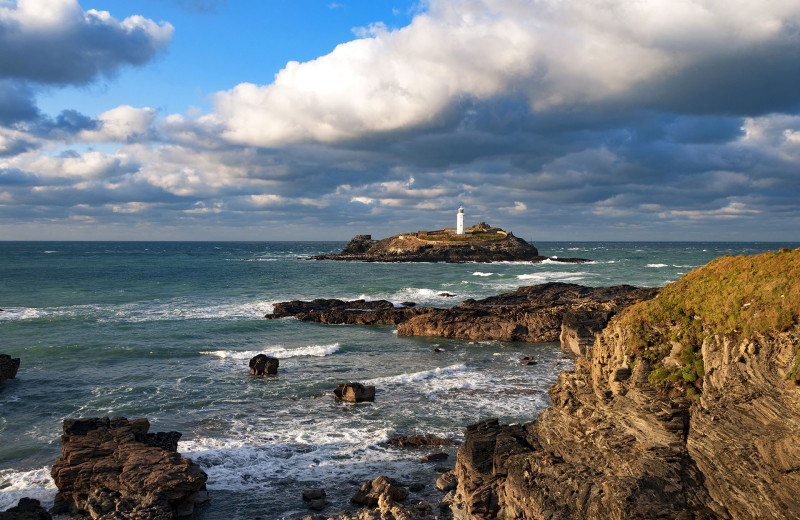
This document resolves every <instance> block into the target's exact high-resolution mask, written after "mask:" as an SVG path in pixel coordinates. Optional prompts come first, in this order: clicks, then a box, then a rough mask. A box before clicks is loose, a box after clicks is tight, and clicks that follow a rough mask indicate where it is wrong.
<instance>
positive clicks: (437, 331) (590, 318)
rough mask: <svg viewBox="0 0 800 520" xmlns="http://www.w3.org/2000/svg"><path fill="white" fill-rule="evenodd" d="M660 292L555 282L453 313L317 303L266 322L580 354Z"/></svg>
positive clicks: (279, 310)
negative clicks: (556, 347) (550, 345)
mask: <svg viewBox="0 0 800 520" xmlns="http://www.w3.org/2000/svg"><path fill="white" fill-rule="evenodd" d="M657 292H658V290H657V289H651V288H640V287H633V286H630V285H618V286H615V287H586V286H582V285H577V284H569V283H561V282H553V283H547V284H541V285H534V286H530V287H521V288H520V289H517V290H516V291H513V292H509V293H505V294H501V295H498V296H492V297H489V298H484V299H481V300H473V299H469V300H465V301H463V302H461V303H460V304H458V305H455V306H453V307H450V308H448V309H440V308H436V307H418V306H416V305H413V304H412V303H411V302H406V304H405V305H400V306H399V307H396V306H395V305H394V304H393V303H392V302H389V301H386V300H377V301H365V300H352V301H343V300H336V299H316V300H313V301H299V300H294V301H291V302H281V303H277V304H275V307H274V309H273V312H272V313H271V314H267V315H266V316H265V318H266V319H276V318H286V317H294V318H296V319H298V320H300V321H311V322H317V323H324V324H330V325H342V324H347V325H397V334H398V335H401V336H437V337H443V338H460V339H472V340H478V341H485V340H499V341H528V342H545V341H559V340H561V341H562V346H563V347H564V348H565V349H566V350H570V351H573V352H575V353H580V352H581V349H585V348H586V344H588V343H591V341H592V339H593V338H594V334H595V333H596V332H599V331H600V330H602V328H603V327H605V324H606V323H607V322H608V320H609V319H610V318H611V317H612V316H613V315H614V314H616V313H618V312H619V311H621V310H622V309H624V308H625V307H628V306H629V305H632V304H634V303H636V302H638V301H642V300H647V299H650V298H652V297H654V296H655V295H656V294H657Z"/></svg>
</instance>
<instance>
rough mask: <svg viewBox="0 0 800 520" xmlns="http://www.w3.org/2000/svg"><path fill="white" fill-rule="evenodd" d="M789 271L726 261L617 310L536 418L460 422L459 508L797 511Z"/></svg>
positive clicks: (784, 259)
mask: <svg viewBox="0 0 800 520" xmlns="http://www.w3.org/2000/svg"><path fill="white" fill-rule="evenodd" d="M799 279H800V250H793V251H792V250H782V251H781V252H780V253H766V254H763V255H757V256H754V257H736V258H734V257H724V258H721V259H718V260H715V261H714V262H711V263H710V264H709V265H707V266H705V267H702V268H700V269H697V270H695V271H693V272H691V273H689V274H687V275H686V276H684V277H683V278H682V279H681V280H679V281H678V282H676V283H673V284H669V285H667V286H666V287H665V288H664V289H662V290H661V291H660V293H659V295H658V296H657V297H656V298H654V299H652V300H649V301H645V302H642V303H639V304H636V305H633V306H631V307H629V308H628V309H626V310H624V311H622V312H621V313H620V314H619V315H617V316H615V317H614V318H612V320H611V322H610V324H609V325H608V327H606V328H605V330H603V331H602V333H601V334H600V335H599V337H598V340H597V341H596V342H595V343H594V345H593V346H591V347H589V348H587V349H586V350H585V357H581V358H579V359H578V360H577V362H576V366H575V370H574V372H562V373H561V375H560V376H559V378H558V381H557V383H556V384H555V385H553V386H552V387H551V390H550V396H551V398H552V406H551V407H550V408H548V409H546V410H545V411H544V412H542V413H541V415H539V417H538V418H537V419H536V420H534V421H532V422H529V423H527V424H524V425H501V424H499V423H498V421H497V420H486V421H483V422H481V423H478V424H475V425H472V426H470V427H468V428H467V430H466V432H465V441H464V444H463V445H462V447H461V449H460V450H459V453H458V461H457V465H456V473H457V476H458V487H457V490H456V497H455V500H454V503H453V506H452V507H453V513H454V517H455V518H456V519H462V520H466V519H470V520H477V519H487V520H488V519H494V518H498V519H515V520H527V519H553V520H554V519H598V520H599V519H603V520H605V519H640V518H648V519H651V518H652V519H654V518H664V519H667V518H669V519H687V520H690V519H731V518H734V519H756V518H772V519H790V518H800V326H799V325H798V315H800V284H798V283H797V280H799Z"/></svg>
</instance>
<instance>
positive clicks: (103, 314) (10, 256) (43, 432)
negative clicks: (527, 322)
mask: <svg viewBox="0 0 800 520" xmlns="http://www.w3.org/2000/svg"><path fill="white" fill-rule="evenodd" d="M344 245H345V243H344V242H0V309H2V311H0V353H5V354H10V355H11V356H12V357H19V358H21V360H22V362H21V367H20V369H19V373H18V375H17V378H16V379H13V380H8V381H6V382H5V383H0V511H3V510H5V509H7V508H8V507H11V506H13V505H15V504H16V502H17V500H18V499H19V498H20V497H23V496H29V497H33V498H37V499H39V500H41V501H42V502H43V504H44V505H45V506H48V507H49V506H51V505H52V503H53V497H54V495H55V493H56V488H55V486H54V484H53V482H52V480H51V478H50V468H51V467H52V465H53V462H54V461H55V460H56V459H57V458H58V456H59V454H60V450H61V446H60V439H59V436H60V434H61V429H62V421H63V420H64V419H68V418H77V417H98V416H99V417H103V416H109V417H114V416H124V417H127V418H138V417H146V418H148V419H149V421H150V423H151V425H152V426H151V431H172V430H175V431H179V432H182V433H183V437H182V438H181V440H180V443H179V445H178V449H179V451H180V452H181V453H182V454H183V455H184V456H186V457H189V458H191V459H192V460H194V461H195V462H197V463H198V464H199V465H200V466H202V468H203V469H204V470H205V471H206V473H207V474H208V490H209V493H210V494H211V497H212V499H211V501H210V502H209V503H208V504H207V505H206V506H204V507H202V508H199V509H198V511H197V512H196V513H195V517H196V518H204V519H209V520H212V519H214V520H215V519H225V520H236V519H252V518H256V517H261V518H264V519H293V518H301V517H302V516H303V515H304V514H308V510H307V508H306V506H305V504H304V503H303V501H302V498H301V492H302V490H304V489H308V488H316V487H323V488H325V489H326V491H327V500H328V506H327V509H326V510H325V511H323V513H328V514H330V515H333V514H334V513H335V512H338V511H342V510H346V509H347V508H348V507H350V506H349V503H348V500H349V498H350V496H351V495H352V493H353V492H354V491H355V489H356V488H357V487H358V486H359V485H360V484H362V483H363V482H366V481H368V480H373V479H374V478H376V477H377V476H379V475H387V476H389V477H392V478H396V479H398V480H400V481H401V482H404V483H407V484H410V483H420V484H422V485H423V486H424V488H423V489H422V491H419V492H415V493H412V498H413V499H423V500H424V499H427V500H439V499H441V494H440V493H439V492H438V491H437V490H436V489H435V486H434V482H435V479H436V478H437V477H438V476H439V475H440V474H441V471H442V470H443V469H444V467H449V468H452V467H454V465H455V455H456V451H457V449H458V446H457V445H455V446H452V447H445V449H444V451H445V452H447V453H448V454H449V458H448V459H447V460H445V461H443V462H439V463H436V464H430V463H422V462H420V457H421V456H422V455H425V454H427V453H429V452H430V451H438V448H437V449H434V450H431V449H427V450H426V449H408V448H397V447H394V446H391V445H389V444H388V443H387V440H388V439H389V438H390V437H392V436H394V435H408V434H433V435H438V436H442V437H448V438H452V439H453V440H455V441H459V440H462V439H463V430H464V428H465V427H466V426H468V425H470V424H473V423H475V422H478V421H481V420H483V419H487V418H494V417H496V418H499V419H500V420H501V421H503V422H508V423H514V422H519V423H523V422H527V421H531V420H533V419H535V418H536V416H537V415H538V414H539V413H540V412H541V411H542V410H543V409H544V408H546V407H547V406H548V405H549V404H550V399H549V396H548V394H547V391H548V388H549V387H550V385H552V384H553V383H554V382H555V381H556V378H557V377H558V374H559V372H560V371H562V370H570V369H571V368H572V367H573V359H571V358H570V357H569V355H567V354H566V353H563V352H561V350H560V348H559V345H558V344H557V343H505V342H500V341H468V340H452V339H443V338H437V337H430V338H423V337H402V336H398V335H397V333H396V332H397V331H396V328H395V327H392V326H336V325H321V324H315V323H302V322H299V321H297V320H295V319H293V318H285V319H279V320H265V319H264V315H265V314H267V313H269V312H271V310H272V309H273V305H274V304H275V303H276V302H281V301H287V300H310V299H314V298H342V299H359V298H363V299H368V300H373V299H387V300H390V301H392V302H394V303H396V304H399V303H400V302H406V301H413V302H416V303H417V304H419V305H429V306H436V307H448V306H452V305H455V304H457V303H458V302H460V301H461V300H463V299H466V298H482V297H487V296H492V295H496V294H499V293H502V292H507V291H513V290H515V289H517V288H519V287H522V286H528V285H535V284H540V283H545V282H572V283H578V284H583V285H588V286H610V285H617V284H631V285H637V286H648V287H660V286H663V285H665V284H667V283H670V282H673V281H675V280H677V279H678V278H680V276H681V275H683V274H684V273H687V272H688V271H690V270H692V269H694V268H696V267H698V266H701V265H703V264H705V263H707V262H709V261H711V260H713V259H714V258H717V257H720V256H723V255H743V254H744V255H749V254H754V253H760V252H764V251H776V250H778V249H780V248H782V247H793V248H795V247H800V244H798V243H781V244H776V243H719V242H714V243H701V242H687V243H677V242H671V243H656V242H636V243H634V242H610V243H609V242H541V243H540V242H536V246H537V247H538V248H539V251H540V254H543V255H547V256H550V257H581V258H586V259H589V260H591V261H590V262H588V263H583V264H569V263H559V262H554V261H545V262H542V263H537V264H533V263H526V262H500V263H491V264H479V263H465V264H445V263H392V264H381V263H361V262H335V261H316V260H311V259H310V258H311V257H312V256H314V255H318V254H325V253H333V252H337V251H339V250H341V249H342V247H344ZM448 295H453V296H448ZM434 349H440V350H441V351H440V352H433V350H434ZM259 353H266V354H268V355H271V356H275V357H277V358H279V359H280V368H279V374H278V375H277V376H275V377H253V376H251V375H250V374H249V370H248V361H249V359H250V358H251V357H252V356H254V355H256V354H259ZM522 356H533V357H534V358H535V359H537V360H539V363H538V364H537V365H533V366H524V365H521V364H520V363H519V359H520V357H522ZM348 381H358V382H361V383H364V384H371V385H375V386H376V388H377V395H376V399H375V402H374V403H359V404H344V403H338V402H336V401H335V400H334V397H333V394H332V391H333V389H334V388H335V387H336V385H337V384H338V383H342V382H348Z"/></svg>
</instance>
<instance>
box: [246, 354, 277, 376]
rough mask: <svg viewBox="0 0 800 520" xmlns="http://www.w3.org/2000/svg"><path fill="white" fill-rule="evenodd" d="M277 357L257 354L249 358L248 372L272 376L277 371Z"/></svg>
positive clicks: (255, 374)
mask: <svg viewBox="0 0 800 520" xmlns="http://www.w3.org/2000/svg"><path fill="white" fill-rule="evenodd" d="M279 364H280V361H278V358H274V357H270V356H268V355H266V354H258V355H257V356H254V357H253V358H251V359H250V373H251V374H252V375H254V376H266V375H269V376H274V375H275V374H277V373H278V365H279Z"/></svg>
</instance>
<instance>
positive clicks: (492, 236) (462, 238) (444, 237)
mask: <svg viewBox="0 0 800 520" xmlns="http://www.w3.org/2000/svg"><path fill="white" fill-rule="evenodd" d="M417 238H419V239H420V240H428V241H435V242H472V241H482V242H486V241H492V242H497V241H500V240H503V239H504V238H506V235H505V234H503V233H478V234H475V235H450V234H444V233H443V234H441V235H423V236H420V237H417Z"/></svg>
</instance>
